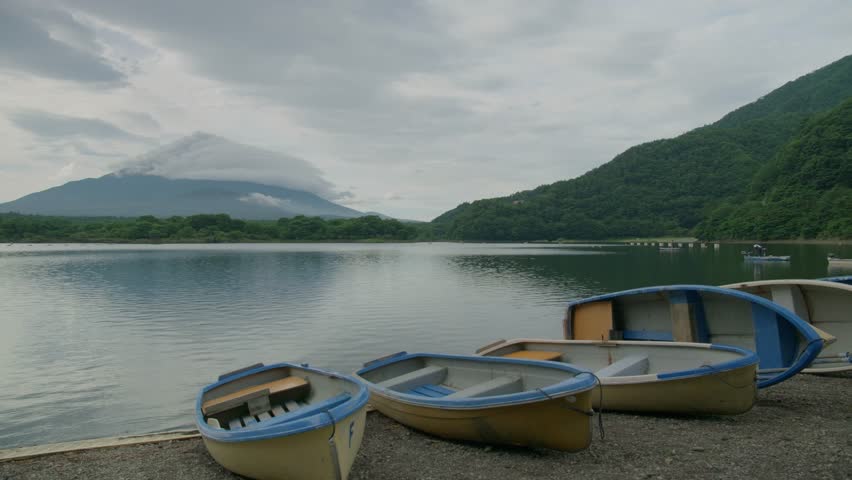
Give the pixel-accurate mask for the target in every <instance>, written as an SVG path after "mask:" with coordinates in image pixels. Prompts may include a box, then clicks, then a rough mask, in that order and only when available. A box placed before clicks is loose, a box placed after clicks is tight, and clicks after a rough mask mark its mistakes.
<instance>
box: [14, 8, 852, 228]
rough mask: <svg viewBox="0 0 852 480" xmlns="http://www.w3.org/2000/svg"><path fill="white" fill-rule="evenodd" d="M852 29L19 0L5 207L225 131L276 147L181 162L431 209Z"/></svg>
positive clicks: (674, 110) (574, 166)
mask: <svg viewBox="0 0 852 480" xmlns="http://www.w3.org/2000/svg"><path fill="white" fill-rule="evenodd" d="M850 25H852V2H850V1H848V0H839V1H819V0H817V1H799V0H791V1H785V0H767V1H729V2H724V1H710V0H708V1H688V2H681V1H668V2H654V1H642V2H635V1H622V2H605V1H598V0H594V1H588V2H583V1H568V0H557V1H553V2H547V1H538V0H534V1H517V2H512V1H488V2H475V1H458V0H446V1H440V0H436V1H423V2H414V1H405V0H370V1H366V0H365V1H363V2H358V1H342V0H341V1H321V0H320V1H318V0H311V1H292V2H287V1H282V0H270V1H252V2H234V1H230V0H215V1H214V0H179V1H174V0H146V1H144V2H140V1H130V0H127V1H122V0H57V1H43V2H39V1H36V0H0V202H2V201H8V200H13V199H15V198H18V197H20V196H22V195H25V194H28V193H31V192H33V191H37V190H42V189H44V188H48V187H51V186H55V185H59V184H62V183H64V182H66V181H69V180H75V179H80V178H85V177H92V176H99V175H103V174H105V173H109V172H111V171H114V170H115V169H116V168H118V167H117V166H120V165H124V164H126V162H127V161H128V159H133V158H135V157H137V156H139V155H142V154H145V153H147V152H150V151H151V150H154V149H157V148H160V151H163V150H162V149H163V145H166V144H170V143H172V142H176V141H178V140H180V139H182V138H183V137H186V136H188V135H191V134H192V133H193V132H206V133H210V134H213V135H216V136H218V137H198V136H196V137H194V138H196V139H197V138H214V140H215V141H214V142H213V144H217V142H218V143H221V144H222V145H226V146H227V147H224V148H223V150H222V151H224V152H229V151H231V150H228V148H233V145H232V144H231V143H230V142H227V141H224V140H222V139H220V138H219V137H222V138H224V139H228V140H230V141H232V142H237V143H240V144H245V145H251V146H253V147H257V150H254V151H255V152H257V153H258V154H257V155H255V156H251V155H250V156H249V157H250V158H249V159H248V160H246V159H243V158H241V159H234V160H233V163H232V164H229V165H228V164H226V163H228V162H227V156H226V155H224V154H223V153H222V151H220V152H219V154H218V155H212V154H211V158H215V161H214V162H212V163H211V164H209V165H207V164H205V163H204V162H205V158H206V157H204V156H199V155H192V156H187V155H185V156H184V157H191V163H182V164H181V165H179V166H177V167H174V168H171V169H170V170H169V171H172V172H181V174H185V175H186V176H187V178H198V177H199V176H204V175H203V174H201V173H198V172H209V171H214V170H217V169H219V170H220V171H229V172H235V175H236V177H237V178H238V179H256V180H259V181H260V180H263V179H265V178H274V179H284V178H285V177H287V176H288V175H289V176H291V177H295V176H300V175H302V176H305V178H303V179H297V178H291V179H290V180H288V181H289V182H290V183H289V184H291V185H305V186H306V188H309V189H314V191H316V192H318V193H321V194H322V195H324V196H326V197H332V198H333V199H336V200H337V201H339V202H340V203H343V204H345V205H348V206H350V207H353V208H356V209H359V210H365V211H366V210H375V211H380V212H382V213H386V214H389V215H393V216H397V217H403V218H416V219H423V220H426V219H431V218H433V217H434V216H436V215H439V214H440V213H442V212H443V211H445V210H447V209H450V208H452V207H454V206H456V205H457V204H459V203H461V202H464V201H470V200H476V199H479V198H485V197H493V196H500V195H506V194H510V193H513V192H516V191H519V190H524V189H529V188H533V187H536V186H538V185H540V184H544V183H551V182H553V181H556V180H559V179H566V178H572V177H575V176H578V175H580V174H582V173H583V172H585V171H587V170H589V169H590V168H593V167H595V166H597V165H600V164H602V163H604V162H606V161H608V160H610V159H612V157H613V156H615V155H616V154H618V153H619V152H621V151H623V150H624V149H626V148H627V147H630V146H631V145H635V144H637V143H641V142H644V141H648V140H653V139H657V138H663V137H671V136H674V135H677V134H680V133H683V132H685V131H687V130H689V129H692V128H694V127H697V126H700V125H703V124H706V123H710V122H713V121H715V120H717V119H718V118H719V117H721V116H722V115H724V114H725V113H726V112H728V111H730V110H732V109H734V108H736V107H738V106H740V105H743V104H745V103H748V102H751V101H753V100H755V99H757V98H758V97H759V96H761V95H763V94H765V93H767V92H769V91H770V90H772V89H774V88H776V87H778V86H781V85H783V84H784V83H785V82H787V81H789V80H792V79H794V78H796V77H798V76H800V75H803V74H805V73H808V72H810V71H812V70H814V69H817V68H819V67H821V66H823V65H825V64H828V63H830V62H832V61H834V60H837V59H839V58H841V57H843V56H844V55H848V54H850V53H852V28H850ZM191 140H192V139H189V140H186V139H184V140H181V141H180V142H178V143H177V144H175V145H177V147H178V150H180V148H183V147H182V146H184V145H186V142H188V141H191ZM175 145H171V146H168V148H167V149H166V150H167V151H172V150H171V149H174V148H175ZM208 148H212V147H209V145H208ZM207 151H210V150H207ZM276 153H277V154H280V156H276ZM223 158H224V159H225V160H223ZM278 158H280V162H281V168H280V169H278V171H277V172H272V173H270V172H271V171H272V170H275V169H276V167H275V166H276V165H277V163H276V162H278V160H276V159H278ZM150 159H151V156H150V155H148V156H145V157H143V158H142V159H141V161H142V162H148V163H149V164H152V165H153V163H151V160H150ZM174 161H175V162H178V161H181V162H183V161H184V160H174ZM151 171H154V172H156V171H157V170H151ZM193 172H195V173H193ZM214 176H215V175H214ZM279 183H287V182H286V181H282V182H279Z"/></svg>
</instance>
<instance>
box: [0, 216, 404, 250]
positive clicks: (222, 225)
mask: <svg viewBox="0 0 852 480" xmlns="http://www.w3.org/2000/svg"><path fill="white" fill-rule="evenodd" d="M416 235H417V228H416V227H414V226H413V225H410V224H405V223H402V222H400V221H398V220H382V219H381V218H379V217H376V216H367V217H359V218H347V219H335V220H324V219H322V218H319V217H304V216H298V217H293V218H282V219H280V220H278V221H277V222H276V221H246V220H237V219H233V218H231V217H229V216H228V215H223V214H220V215H192V216H189V217H171V218H167V219H159V218H156V217H153V216H150V215H147V216H143V217H139V218H133V219H125V218H68V217H46V216H39V215H19V214H14V213H12V214H0V241H2V242H105V243H134V242H139V243H145V242H163V243H166V242H186V243H189V242H204V243H218V242H279V241H332V240H338V241H356V240H358V241H362V240H372V241H404V240H413V239H414V238H415V237H416Z"/></svg>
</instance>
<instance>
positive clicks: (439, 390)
mask: <svg viewBox="0 0 852 480" xmlns="http://www.w3.org/2000/svg"><path fill="white" fill-rule="evenodd" d="M453 392H454V391H453V390H452V389H449V388H447V387H445V386H443V385H434V384H427V385H420V386H419V387H415V388H412V389H411V390H409V391H407V392H405V393H408V394H410V395H422V396H424V397H430V398H439V397H446V396H447V395H449V394H451V393H453Z"/></svg>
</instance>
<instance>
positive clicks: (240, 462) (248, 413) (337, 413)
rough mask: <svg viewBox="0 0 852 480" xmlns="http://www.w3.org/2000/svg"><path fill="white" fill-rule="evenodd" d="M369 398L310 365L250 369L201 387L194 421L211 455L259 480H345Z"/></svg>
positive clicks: (351, 383) (352, 381) (359, 386)
mask: <svg viewBox="0 0 852 480" xmlns="http://www.w3.org/2000/svg"><path fill="white" fill-rule="evenodd" d="M368 399H369V391H368V390H367V387H366V386H365V385H364V384H363V383H362V382H361V381H360V380H358V379H356V378H354V377H351V376H346V375H339V374H337V373H333V372H328V371H325V370H320V369H318V368H311V367H308V366H307V365H305V364H302V365H298V364H293V363H277V364H274V365H269V366H264V365H263V364H262V363H259V364H256V365H252V366H250V367H246V368H243V369H240V370H236V371H234V372H230V373H226V374H224V375H222V376H220V377H219V380H218V381H216V382H214V383H212V384H210V385H207V386H206V387H204V388H202V389H201V391H200V392H199V393H198V397H197V399H196V402H195V422H196V424H197V426H198V430H199V432H200V433H201V437H202V439H203V440H204V445H205V446H206V447H207V450H208V451H209V452H210V455H211V456H212V457H213V458H214V459H215V460H216V461H217V462H219V463H220V464H221V465H222V466H223V467H225V468H227V469H228V470H230V471H232V472H234V473H237V474H240V475H243V476H246V477H250V478H257V479H274V480H279V479H281V480H283V479H314V478H317V479H345V478H346V477H347V476H348V475H349V470H350V468H351V467H352V462H353V461H354V460H355V455H356V454H357V453H358V449H359V448H360V446H361V439H362V438H363V435H364V426H365V422H366V413H367V400H368Z"/></svg>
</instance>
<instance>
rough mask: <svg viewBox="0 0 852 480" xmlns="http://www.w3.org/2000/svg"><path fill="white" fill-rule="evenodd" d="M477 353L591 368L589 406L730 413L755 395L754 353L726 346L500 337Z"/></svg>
mask: <svg viewBox="0 0 852 480" xmlns="http://www.w3.org/2000/svg"><path fill="white" fill-rule="evenodd" d="M477 353H478V354H480V355H486V356H498V357H504V358H529V359H536V360H546V361H554V362H568V363H571V364H574V365H578V366H582V367H583V368H588V369H589V370H592V371H593V372H594V373H595V375H596V376H597V377H598V381H599V382H600V389H601V391H600V392H596V393H595V394H593V395H592V405H593V406H594V408H602V409H603V410H616V411H626V412H644V413H666V414H687V415H734V414H738V413H744V412H747V411H748V410H750V409H751V407H752V406H753V405H754V402H755V400H756V399H757V384H756V383H755V376H756V372H757V363H758V358H757V354H755V353H753V352H750V351H748V350H743V349H741V348H736V347H729V346H727V345H712V344H706V343H680V342H644V341H627V340H611V341H606V342H595V341H591V340H540V339H529V338H520V339H515V340H500V341H498V342H495V343H492V344H490V345H487V346H485V347H482V348H480V349H479V350H477Z"/></svg>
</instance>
